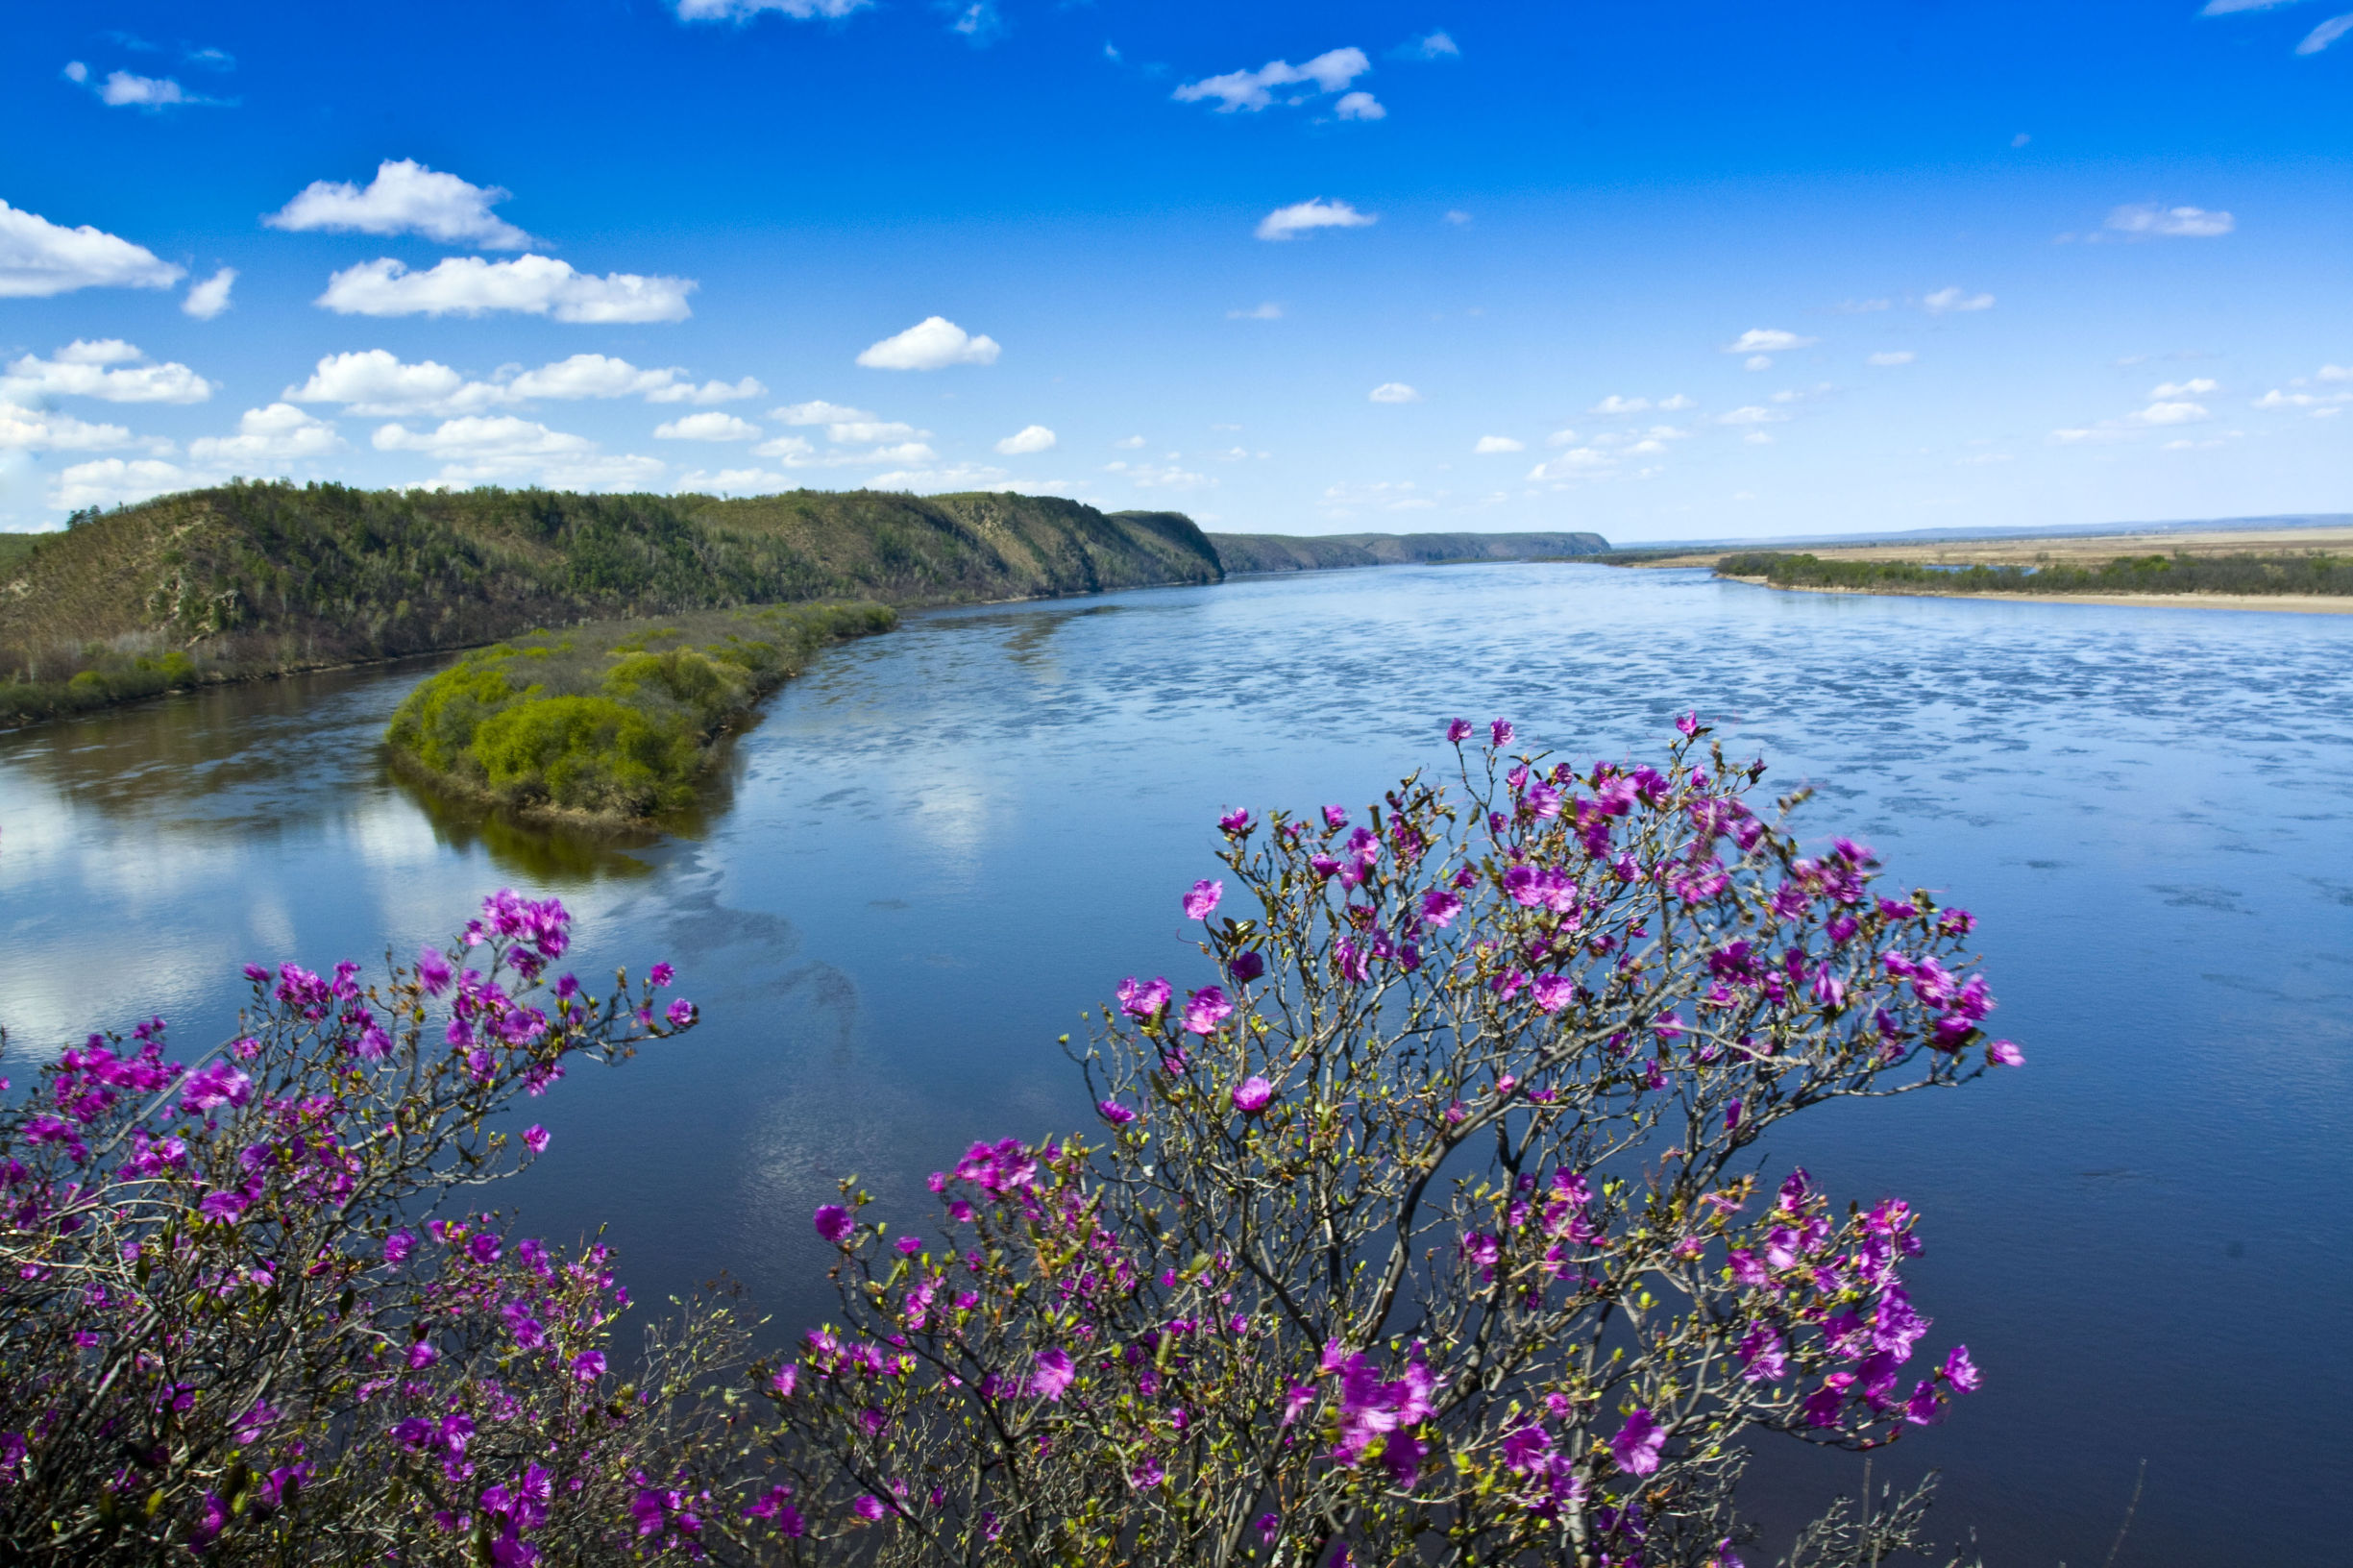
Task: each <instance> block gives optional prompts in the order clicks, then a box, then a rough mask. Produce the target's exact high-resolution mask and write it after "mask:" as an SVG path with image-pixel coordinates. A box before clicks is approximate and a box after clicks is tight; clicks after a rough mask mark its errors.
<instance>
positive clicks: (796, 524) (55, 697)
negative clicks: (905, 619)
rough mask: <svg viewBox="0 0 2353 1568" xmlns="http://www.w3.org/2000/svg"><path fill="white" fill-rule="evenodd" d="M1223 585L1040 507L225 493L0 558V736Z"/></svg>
mask: <svg viewBox="0 0 2353 1568" xmlns="http://www.w3.org/2000/svg"><path fill="white" fill-rule="evenodd" d="M1222 576H1224V573H1223V569H1222V568H1221V567H1220V566H1219V564H1218V560H1217V554H1216V551H1214V550H1213V548H1212V547H1211V546H1210V543H1209V541H1208V540H1207V539H1206V538H1205V537H1204V536H1203V535H1202V533H1201V531H1200V530H1199V529H1198V528H1196V527H1194V526H1193V525H1192V523H1191V522H1190V521H1189V519H1186V518H1184V517H1181V516H1179V515H1177V514H1174V513H1138V512H1123V513H1115V514H1111V515H1106V514H1104V513H1102V512H1099V511H1097V510H1095V509H1094V508H1093V507H1091V506H1086V505H1082V504H1080V503H1079V502H1070V501H1064V500H1061V499H1059V498H1054V497H1032V496H1006V495H993V494H974V495H953V496H931V497H916V496H907V495H895V494H885V493H880V492H870V491H851V492H844V493H831V492H822V491H797V492H793V493H791V494H786V495H778V496H764V497H758V498H755V499H749V500H741V501H728V500H721V499H718V498H715V497H710V496H657V495H622V496H595V495H576V494H570V493H564V492H555V491H539V490H521V491H514V490H495V489H489V490H473V491H464V492H433V491H380V490H379V491H371V490H357V489H353V488H350V487H347V486H343V485H332V484H315V485H306V486H299V487H298V486H295V485H291V484H282V483H281V484H243V483H239V484H232V485H226V486H222V487H219V488H217V489H211V490H199V491H190V492H187V493H185V494H183V495H177V496H166V497H161V498H159V499H158V500H155V501H152V502H143V503H141V504H139V505H136V506H129V507H123V508H119V509H117V510H115V511H113V512H110V513H106V514H104V515H98V514H86V515H85V516H83V517H80V518H78V519H77V520H76V523H75V526H74V527H72V528H70V529H68V530H67V531H66V532H64V533H62V534H59V535H52V536H45V537H42V538H40V539H38V540H37V541H35V542H34V543H32V544H31V545H30V546H28V547H27V548H26V549H25V550H24V551H22V552H21V553H20V554H18V555H16V556H15V557H14V558H12V559H10V558H6V557H0V718H6V717H10V716H37V715H39V714H42V713H51V712H61V711H70V710H72V709H75V708H82V707H93V706H98V705H101V704H103V703H105V702H108V701H111V700H118V699H120V698H123V697H126V696H138V695H145V694H146V693H148V692H152V691H160V690H164V689H167V688H168V687H171V686H174V685H189V684H194V683H197V682H200V681H203V680H208V679H233V678H239V677H242V676H247V675H253V674H273V673H280V672H284V671H290V670H300V669H316V668H321V667H325V666H331V665H335V664H343V663H351V662H355V661H360V660H368V659H380V658H391V657H397V656H400V655H403V654H409V653H425V652H432V651H437V650H439V649H453V648H464V647H471V646H476V645H479V644H482V643H487V642H491V641H494V640H496V639H498V638H500V637H504V636H510V635H512V634H514V633H516V632H519V631H523V630H526V629H527V628H530V627H533V626H546V625H570V624H575V623H578V622H582V621H590V620H601V619H611V618H615V617H626V616H637V615H671V614H677V613H681V612H686V611H693V610H702V609H716V608H725V607H729V606H734V605H743V604H774V603H799V602H806V601H809V600H821V599H870V600H879V601H882V602H886V603H892V604H901V605H912V604H933V603H954V602H962V601H968V600H992V599H1026V598H1043V597H1050V596H1054V595H1061V594H1076V593H1096V592H1105V591H1110V590H1114V589H1121V588H1137V587H1147V586H1153V585H1158V584H1165V583H1207V582H1215V581H1217V580H1219V578H1221V577H1222ZM167 666H168V668H167ZM77 683H78V684H77Z"/></svg>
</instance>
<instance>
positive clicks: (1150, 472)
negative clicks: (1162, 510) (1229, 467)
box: [1103, 462, 1217, 490]
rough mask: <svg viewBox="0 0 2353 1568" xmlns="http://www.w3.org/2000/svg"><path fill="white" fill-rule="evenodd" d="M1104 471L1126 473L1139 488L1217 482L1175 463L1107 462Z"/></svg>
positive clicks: (1197, 486)
mask: <svg viewBox="0 0 2353 1568" xmlns="http://www.w3.org/2000/svg"><path fill="white" fill-rule="evenodd" d="M1103 472H1104V473H1106V474H1119V475H1124V476H1125V477H1126V478H1127V480H1128V482H1129V483H1131V484H1133V485H1135V486H1136V488H1137V489H1139V490H1200V489H1204V488H1210V487H1213V486H1214V485H1215V484H1216V483H1217V481H1216V479H1214V478H1212V477H1211V476H1209V475H1207V474H1195V473H1192V472H1191V471H1190V470H1189V469H1183V468H1179V467H1177V466H1176V465H1175V464H1174V463H1167V464H1156V463H1129V462H1116V463H1105V464H1104V465H1103Z"/></svg>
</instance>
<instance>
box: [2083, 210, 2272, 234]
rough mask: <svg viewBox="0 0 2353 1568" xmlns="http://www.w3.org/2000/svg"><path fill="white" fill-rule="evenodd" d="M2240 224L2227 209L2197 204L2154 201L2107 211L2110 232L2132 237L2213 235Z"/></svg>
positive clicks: (2229, 230) (2224, 232)
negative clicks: (2166, 204)
mask: <svg viewBox="0 0 2353 1568" xmlns="http://www.w3.org/2000/svg"><path fill="white" fill-rule="evenodd" d="M2237 227H2239V220H2238V219H2236V218H2234V217H2232V216H2231V215H2230V214H2229V213H2228V212H2209V211H2207V210H2206V209H2205V208H2200V207H2159V206H2158V205H2156V204H2155V203H2154V202H2146V203H2142V204H2139V205H2137V206H2127V207H2120V208H2114V209H2112V210H2111V211H2110V212H2109V214H2108V228H2109V231H2110V232H2111V233H2119V234H2123V235H2126V236H2128V237H2130V238H2134V239H2157V238H2174V239H2214V238H2217V237H2218V236H2220V235H2223V234H2227V233H2230V232H2231V231H2232V230H2233V229H2236V228H2237Z"/></svg>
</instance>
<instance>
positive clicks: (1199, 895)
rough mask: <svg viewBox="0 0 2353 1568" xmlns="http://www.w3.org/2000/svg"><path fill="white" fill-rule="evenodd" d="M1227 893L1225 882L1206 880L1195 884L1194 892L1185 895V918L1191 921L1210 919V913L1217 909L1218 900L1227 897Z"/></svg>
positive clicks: (1193, 886)
mask: <svg viewBox="0 0 2353 1568" xmlns="http://www.w3.org/2000/svg"><path fill="white" fill-rule="evenodd" d="M1225 891H1226V885H1225V884H1224V883H1223V882H1212V881H1208V880H1206V879H1205V880H1203V881H1199V882H1195V883H1194V884H1193V885H1192V891H1191V892H1190V893H1188V894H1186V895H1185V918H1186V919H1189V920H1206V919H1209V918H1210V912H1211V911H1212V910H1214V909H1215V908H1216V907H1217V900H1218V899H1220V898H1222V897H1224V896H1225Z"/></svg>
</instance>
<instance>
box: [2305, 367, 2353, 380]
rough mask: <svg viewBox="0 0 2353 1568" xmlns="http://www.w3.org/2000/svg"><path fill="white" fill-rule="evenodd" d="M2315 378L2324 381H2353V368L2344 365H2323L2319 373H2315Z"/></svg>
mask: <svg viewBox="0 0 2353 1568" xmlns="http://www.w3.org/2000/svg"><path fill="white" fill-rule="evenodd" d="M2314 378H2315V379H2316V380H2323V381H2353V367H2347V366H2344V365H2322V366H2321V367H2320V368H2319V369H2318V370H2317V371H2316V372H2314Z"/></svg>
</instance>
